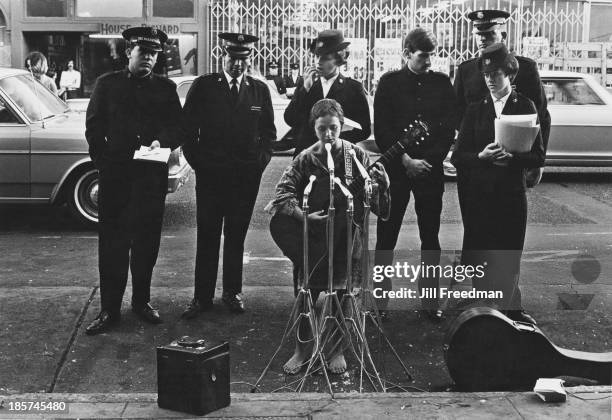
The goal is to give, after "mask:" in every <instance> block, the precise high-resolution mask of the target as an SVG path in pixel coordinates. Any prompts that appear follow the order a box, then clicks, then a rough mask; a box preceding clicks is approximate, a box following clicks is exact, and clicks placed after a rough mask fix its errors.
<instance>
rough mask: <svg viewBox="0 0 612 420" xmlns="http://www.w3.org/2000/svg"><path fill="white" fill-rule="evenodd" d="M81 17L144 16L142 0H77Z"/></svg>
mask: <svg viewBox="0 0 612 420" xmlns="http://www.w3.org/2000/svg"><path fill="white" fill-rule="evenodd" d="M76 14H77V16H79V17H125V18H129V17H142V0H104V1H100V0H76Z"/></svg>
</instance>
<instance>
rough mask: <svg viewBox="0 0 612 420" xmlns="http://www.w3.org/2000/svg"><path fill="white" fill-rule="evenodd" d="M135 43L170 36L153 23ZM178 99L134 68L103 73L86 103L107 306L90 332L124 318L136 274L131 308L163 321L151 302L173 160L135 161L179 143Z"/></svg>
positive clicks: (130, 36) (150, 43)
mask: <svg viewBox="0 0 612 420" xmlns="http://www.w3.org/2000/svg"><path fill="white" fill-rule="evenodd" d="M123 36H124V38H126V40H128V41H129V42H130V43H131V45H132V47H134V48H135V47H136V46H138V47H139V48H140V49H149V50H151V51H155V52H157V51H160V50H161V45H162V44H163V43H164V42H165V41H166V39H167V36H166V34H165V33H163V32H162V31H159V30H156V29H153V28H149V27H137V28H130V29H128V30H126V31H124V32H123ZM180 119H181V104H180V101H179V98H178V95H177V93H176V85H175V84H174V82H172V81H170V80H168V79H165V78H162V77H160V76H157V75H155V74H153V73H152V72H149V73H148V74H147V75H146V76H144V77H139V76H138V75H135V74H132V73H131V72H130V70H129V69H126V70H122V71H117V72H113V73H108V74H105V75H103V76H100V77H99V78H98V80H97V81H96V86H95V88H94V91H93V93H92V96H91V100H90V102H89V105H88V107H87V117H86V130H85V137H86V139H87V143H88V144H89V155H90V156H91V159H92V161H93V162H94V164H95V166H96V168H97V169H98V170H99V173H100V185H99V196H98V204H99V236H100V239H99V270H100V298H101V307H102V312H101V313H100V315H99V316H98V318H97V319H96V321H94V323H93V324H92V325H90V328H88V329H87V333H88V334H97V333H99V332H102V331H103V330H105V329H106V327H107V326H108V325H109V324H110V323H111V322H114V321H118V320H119V317H120V309H121V301H122V298H123V293H124V291H125V287H126V284H127V275H128V267H129V268H130V271H131V273H132V308H133V309H134V310H135V311H137V312H138V313H140V314H141V315H143V317H145V319H146V320H148V321H149V322H160V319H159V314H157V311H154V310H153V308H151V306H150V305H149V299H150V285H151V276H152V272H153V267H154V266H155V262H156V260H157V254H158V251H159V243H160V235H161V229H162V218H163V213H164V202H165V197H166V192H167V189H168V185H167V183H168V166H167V165H165V164H162V163H157V162H155V163H152V162H140V161H134V160H133V155H134V151H135V150H137V149H139V148H140V146H150V145H151V143H152V142H153V141H154V140H158V141H159V142H160V144H161V147H170V148H176V147H177V146H178V145H179V138H180V136H179V135H178V126H179V124H180Z"/></svg>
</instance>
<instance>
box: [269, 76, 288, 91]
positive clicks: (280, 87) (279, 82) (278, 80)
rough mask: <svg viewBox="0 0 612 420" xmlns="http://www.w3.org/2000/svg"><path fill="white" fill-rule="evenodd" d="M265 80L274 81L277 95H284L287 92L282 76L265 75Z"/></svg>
mask: <svg viewBox="0 0 612 420" xmlns="http://www.w3.org/2000/svg"><path fill="white" fill-rule="evenodd" d="M266 80H272V81H274V85H275V86H276V90H277V91H278V94H279V95H284V94H285V93H286V92H287V87H286V86H285V79H283V76H280V75H277V76H266Z"/></svg>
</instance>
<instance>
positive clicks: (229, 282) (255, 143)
mask: <svg viewBox="0 0 612 420" xmlns="http://www.w3.org/2000/svg"><path fill="white" fill-rule="evenodd" d="M219 38H221V40H223V42H224V44H223V54H224V56H223V70H222V71H221V72H220V73H211V74H207V75H204V76H200V77H198V78H197V79H196V80H195V81H194V83H193V86H192V87H191V89H190V90H189V92H188V94H187V99H186V101H185V106H184V108H183V115H184V129H185V145H184V146H183V151H184V153H185V157H186V158H187V160H188V162H189V164H190V165H191V166H192V168H194V169H195V173H196V200H197V223H198V231H197V255H196V266H195V291H194V297H193V299H192V300H191V302H190V303H189V305H188V307H187V309H186V310H185V312H184V313H183V317H184V318H194V317H196V316H198V314H199V313H200V312H203V311H206V310H210V309H211V308H212V304H213V297H214V294H215V284H216V281H217V269H218V265H219V246H220V241H221V229H222V228H223V236H224V242H223V295H222V300H223V303H225V304H226V305H227V306H228V307H229V309H230V310H231V311H232V312H238V313H240V312H244V303H243V300H242V298H241V296H240V293H241V292H242V258H243V252H244V240H245V237H246V233H247V229H248V227H249V223H250V221H251V215H252V213H253V207H254V205H255V199H256V198H257V192H258V189H259V182H260V180H261V175H262V173H263V171H264V169H265V167H266V166H267V164H268V162H269V161H270V157H271V147H272V146H271V144H272V142H273V141H274V140H275V139H276V128H275V127H274V110H273V108H272V99H271V97H270V90H269V89H268V86H267V85H266V84H265V83H264V82H262V81H260V80H257V79H254V78H252V77H250V76H248V75H247V74H245V72H246V70H247V69H248V68H249V66H250V56H251V52H252V50H253V46H254V43H255V42H256V41H257V40H258V38H257V37H255V36H252V35H247V34H240V33H221V34H219Z"/></svg>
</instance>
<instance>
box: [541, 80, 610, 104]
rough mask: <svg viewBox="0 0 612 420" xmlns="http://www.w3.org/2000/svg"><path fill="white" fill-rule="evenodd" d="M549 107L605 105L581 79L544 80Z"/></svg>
mask: <svg viewBox="0 0 612 420" xmlns="http://www.w3.org/2000/svg"><path fill="white" fill-rule="evenodd" d="M543 82H544V89H545V90H546V98H547V100H548V104H549V105H605V103H604V102H603V101H602V99H601V98H600V97H599V96H598V95H597V93H595V91H593V89H591V87H590V86H589V85H588V84H587V83H586V82H585V81H584V80H583V79H551V80H544V81H543Z"/></svg>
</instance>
